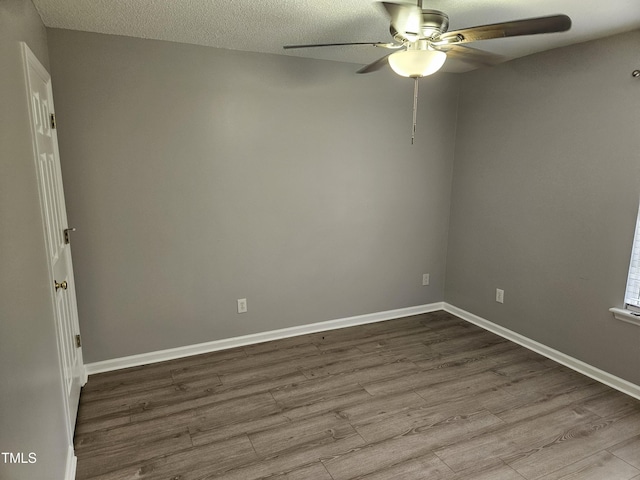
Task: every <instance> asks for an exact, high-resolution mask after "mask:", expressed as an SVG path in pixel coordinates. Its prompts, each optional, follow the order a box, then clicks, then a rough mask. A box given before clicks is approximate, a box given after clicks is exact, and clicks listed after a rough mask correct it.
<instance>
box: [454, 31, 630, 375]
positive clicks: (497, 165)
mask: <svg viewBox="0 0 640 480" xmlns="http://www.w3.org/2000/svg"><path fill="white" fill-rule="evenodd" d="M639 43H640V32H633V33H629V34H624V35H618V36H615V37H611V38H608V39H605V40H601V41H595V42H589V43H584V44H581V45H576V46H572V47H567V48H563V49H559V50H555V51H551V52H547V53H543V54H538V55H535V56H531V57H527V58H522V59H519V60H517V61H512V62H509V63H507V64H504V65H501V66H499V67H496V68H493V69H488V70H482V71H477V72H474V73H470V74H468V75H465V76H464V79H463V83H462V87H461V93H460V106H459V121H458V131H457V137H456V153H455V167H454V180H453V193H452V209H451V226H450V234H449V249H448V257H447V276H446V295H445V298H446V301H447V302H449V303H452V304H453V305H456V306H458V307H460V308H463V309H466V310H468V311H470V312H473V313H475V314H477V315H480V316H481V317H484V318H486V319H488V320H491V321H493V322H496V323H498V324H500V325H503V326H505V327H507V328H509V329H512V330H514V331H516V332H518V333H521V334H523V335H526V336H527V337H530V338H532V339H534V340H537V341H539V342H542V343H543V344H546V345H548V346H550V347H552V348H556V349H558V350H560V351H562V352H564V353H566V354H568V355H571V356H574V357H576V358H578V359H581V360H583V361H585V362H588V363H590V364H592V365H594V366H596V367H599V368H601V369H604V370H606V371H608V372H611V373H613V374H615V375H618V376H620V377H622V378H625V379H627V380H630V381H632V382H634V383H636V384H640V370H638V365H639V364H640V348H639V345H640V329H639V328H638V327H636V326H632V325H629V324H626V323H623V322H620V321H617V320H615V319H614V318H613V317H612V315H611V314H610V313H609V312H608V311H607V310H608V309H609V308H610V307H612V306H622V303H623V293H624V287H625V281H626V275H627V269H628V265H629V257H630V250H631V241H632V236H633V229H634V223H635V218H636V214H637V209H638V198H639V196H640V158H639V155H640V153H639V152H640V120H639V119H640V82H639V81H638V80H636V79H633V78H632V77H631V71H632V70H634V69H636V68H638V67H640V63H639V57H638V44H639ZM496 288H503V289H504V290H505V303H504V305H500V304H498V303H496V302H495V289H496Z"/></svg>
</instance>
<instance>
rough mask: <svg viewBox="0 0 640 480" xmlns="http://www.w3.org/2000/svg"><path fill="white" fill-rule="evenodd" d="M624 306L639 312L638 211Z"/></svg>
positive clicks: (639, 230) (639, 247) (639, 243)
mask: <svg viewBox="0 0 640 480" xmlns="http://www.w3.org/2000/svg"><path fill="white" fill-rule="evenodd" d="M624 304H625V308H628V309H629V310H632V311H635V312H640V210H638V219H637V221H636V233H635V236H634V237H633V247H632V248H631V264H630V265H629V277H628V278H627V289H626V290H625V293H624Z"/></svg>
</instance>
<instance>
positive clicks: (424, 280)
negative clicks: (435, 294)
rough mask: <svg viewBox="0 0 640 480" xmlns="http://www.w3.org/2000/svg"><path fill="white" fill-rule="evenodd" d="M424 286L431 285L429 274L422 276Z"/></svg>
mask: <svg viewBox="0 0 640 480" xmlns="http://www.w3.org/2000/svg"><path fill="white" fill-rule="evenodd" d="M422 285H429V274H428V273H423V274H422Z"/></svg>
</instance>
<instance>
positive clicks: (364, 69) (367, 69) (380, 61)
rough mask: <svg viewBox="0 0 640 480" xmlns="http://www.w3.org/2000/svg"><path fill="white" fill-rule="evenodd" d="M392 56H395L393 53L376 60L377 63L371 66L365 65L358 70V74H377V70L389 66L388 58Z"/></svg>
mask: <svg viewBox="0 0 640 480" xmlns="http://www.w3.org/2000/svg"><path fill="white" fill-rule="evenodd" d="M392 54H393V52H391V53H388V54H386V55H385V56H384V57H382V58H379V59H378V60H376V61H375V62H373V63H370V64H369V65H365V66H364V67H362V68H361V69H360V70H358V71H357V72H356V73H371V72H375V71H377V70H380V69H381V68H382V67H384V66H385V65H386V64H387V58H389V55H392Z"/></svg>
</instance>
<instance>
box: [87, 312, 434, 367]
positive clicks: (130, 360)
mask: <svg viewBox="0 0 640 480" xmlns="http://www.w3.org/2000/svg"><path fill="white" fill-rule="evenodd" d="M443 309H444V304H443V303H442V302H437V303H430V304H427V305H418V306H415V307H407V308H399V309H397V310H387V311H384V312H376V313H369V314H366V315H358V316H355V317H347V318H340V319H336V320H329V321H326V322H318V323H311V324H309V325H300V326H295V327H289V328H282V329H279V330H271V331H269V332H262V333H253V334H251V335H243V336H241V337H233V338H227V339H223V340H214V341H212V342H206V343H199V344H196V345H187V346H185V347H178V348H170V349H167V350H159V351H156V352H149V353H142V354H139V355H131V356H128V357H121V358H114V359H112V360H104V361H102V362H95V363H87V364H85V369H86V372H87V375H92V374H95V373H102V372H110V371H113V370H120V369H123V368H129V367H137V366H139V365H147V364H149V363H157V362H164V361H166V360H173V359H176V358H182V357H189V356H191V355H199V354H202V353H209V352H215V351H218V350H226V349H229V348H235V347H243V346H246V345H252V344H255V343H262V342H268V341H271V340H280V339H283V338H289V337H297V336H299V335H306V334H308V333H316V332H323V331H326V330H335V329H338V328H345V327H353V326H355V325H364V324H366V323H375V322H382V321H385V320H392V319H394V318H400V317H409V316H411V315H419V314H422V313H429V312H436V311H438V310H443Z"/></svg>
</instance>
